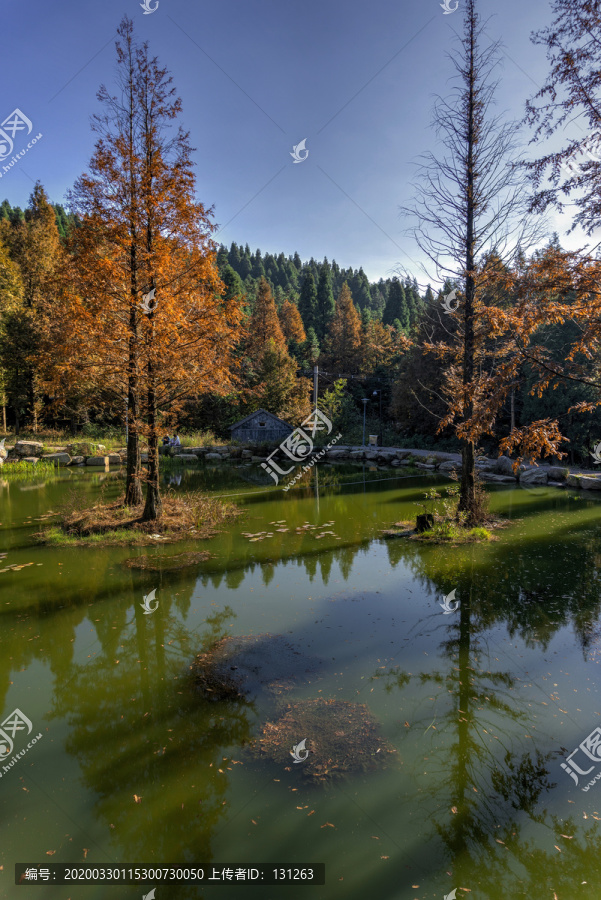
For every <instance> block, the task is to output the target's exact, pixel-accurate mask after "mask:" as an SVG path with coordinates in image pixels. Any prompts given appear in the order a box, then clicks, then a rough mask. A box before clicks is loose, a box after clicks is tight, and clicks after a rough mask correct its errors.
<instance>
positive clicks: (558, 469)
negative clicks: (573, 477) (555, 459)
mask: <svg viewBox="0 0 601 900" xmlns="http://www.w3.org/2000/svg"><path fill="white" fill-rule="evenodd" d="M569 474H570V470H569V469H564V468H563V467H562V466H549V468H548V469H547V475H548V476H549V478H550V479H552V480H553V481H565V480H566V478H567V477H568V475H569Z"/></svg>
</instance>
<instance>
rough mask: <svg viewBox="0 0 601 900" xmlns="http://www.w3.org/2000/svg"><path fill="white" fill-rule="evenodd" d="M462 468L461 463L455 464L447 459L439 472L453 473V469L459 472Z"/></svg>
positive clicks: (442, 463) (439, 468) (440, 466)
mask: <svg viewBox="0 0 601 900" xmlns="http://www.w3.org/2000/svg"><path fill="white" fill-rule="evenodd" d="M460 468H461V463H460V462H459V461H457V462H455V461H454V460H452V459H445V460H444V462H441V464H440V465H439V467H438V471H439V472H452V471H453V469H455V470H459V469H460Z"/></svg>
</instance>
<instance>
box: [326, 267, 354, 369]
mask: <svg viewBox="0 0 601 900" xmlns="http://www.w3.org/2000/svg"><path fill="white" fill-rule="evenodd" d="M360 348H361V316H360V315H359V313H358V312H357V310H356V308H355V304H354V303H353V298H352V295H351V292H350V289H349V286H348V284H347V283H346V281H345V282H344V284H343V285H342V290H341V291H340V295H339V297H338V300H337V301H336V311H335V312H334V318H333V319H332V321H331V322H330V327H329V329H328V337H327V351H326V356H327V358H328V360H329V362H328V364H329V365H330V364H331V365H333V366H335V367H336V366H338V367H339V368H340V370H341V371H345V370H346V371H347V372H348V370H349V369H350V370H351V371H353V370H354V369H355V367H356V366H357V365H358V364H359V355H360V354H359V351H360Z"/></svg>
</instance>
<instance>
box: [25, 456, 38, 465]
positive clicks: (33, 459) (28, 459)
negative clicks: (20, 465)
mask: <svg viewBox="0 0 601 900" xmlns="http://www.w3.org/2000/svg"><path fill="white" fill-rule="evenodd" d="M39 461H40V460H39V457H37V456H23V457H21V462H26V463H30V465H32V466H35V464H36V463H39Z"/></svg>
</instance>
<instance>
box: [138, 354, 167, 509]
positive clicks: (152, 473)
mask: <svg viewBox="0 0 601 900" xmlns="http://www.w3.org/2000/svg"><path fill="white" fill-rule="evenodd" d="M147 372H148V485H147V488H146V504H145V506H144V512H143V514H142V521H143V522H151V521H153V520H154V519H158V518H159V516H160V515H161V513H162V511H163V503H162V501H161V494H160V491H159V441H158V435H157V418H156V394H155V389H154V366H153V364H152V362H149V363H148V369H147Z"/></svg>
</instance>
